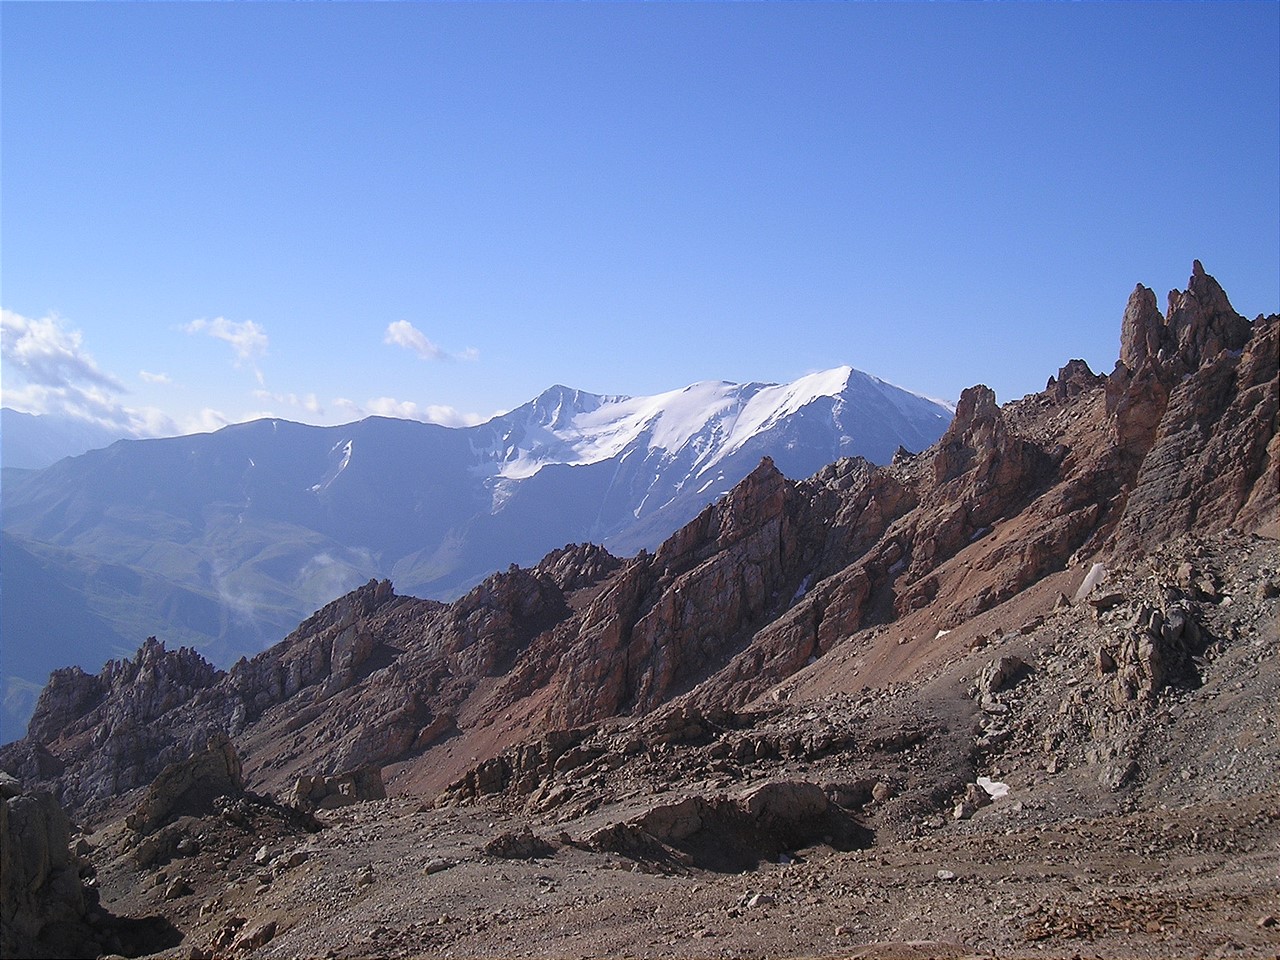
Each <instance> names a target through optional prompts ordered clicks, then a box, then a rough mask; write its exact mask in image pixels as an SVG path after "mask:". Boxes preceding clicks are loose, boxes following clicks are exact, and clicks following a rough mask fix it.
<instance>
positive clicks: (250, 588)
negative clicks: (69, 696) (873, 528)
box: [0, 367, 951, 733]
mask: <svg viewBox="0 0 1280 960" xmlns="http://www.w3.org/2000/svg"><path fill="white" fill-rule="evenodd" d="M950 418H951V411H950V409H949V408H947V407H944V406H943V405H941V404H938V403H936V402H934V401H930V400H926V399H924V398H922V397H919V396H916V395H914V394H911V393H908V392H906V391H903V390H901V389H899V388H896V387H893V386H891V385H889V384H886V383H883V382H882V381H879V380H876V379H875V378H872V377H869V376H867V375H865V374H862V373H859V372H857V371H855V370H852V369H850V368H848V367H842V368H838V369H835V370H830V371H826V372H824V373H819V374H813V375H810V376H807V377H804V378H802V379H800V380H797V381H796V382H794V383H791V384H783V385H775V384H758V383H752V384H732V383H724V382H707V383H698V384H694V385H692V386H689V387H686V388H684V389H682V390H675V391H671V392H669V393H665V394H660V395H658V396H653V397H638V398H626V397H607V396H599V395H594V394H588V393H584V392H582V391H578V390H572V389H570V388H567V387H563V386H556V387H552V388H551V389H549V390H547V391H546V392H544V393H543V394H541V395H540V396H538V397H537V398H535V399H534V400H532V401H530V402H529V403H527V404H525V405H523V406H521V407H519V408H517V409H515V410H513V411H511V412H510V413H508V414H505V415H503V416H500V417H496V418H494V419H493V420H491V421H489V422H488V423H485V424H482V425H479V426H476V427H468V428H448V427H442V426H438V425H434V424H424V423H418V422H414V421H405V420H392V419H385V418H376V417H375V418H370V419H367V420H362V421H359V422H357V423H352V424H347V425H344V426H340V427H314V426H305V425H302V424H297V423H291V422H288V421H285V420H260V421H256V422H254V423H246V424H238V425H235V426H230V427H227V428H225V429H223V430H220V431H217V432H216V433H212V434H200V435H193V436H186V437H174V438H167V439H156V440H132V441H121V442H117V443H115V444H113V445H112V446H110V447H109V448H106V449H101V450H94V451H90V452H88V453H86V454H84V455H82V456H78V457H74V458H71V459H65V460H62V461H60V462H58V463H56V464H54V465H52V466H50V467H48V468H47V469H44V470H41V471H38V472H33V473H30V474H23V475H18V476H16V477H13V476H11V478H10V479H7V481H6V488H5V491H4V498H3V525H4V528H5V530H6V531H7V532H9V533H10V534H13V535H16V536H18V537H20V538H22V543H23V545H24V549H25V550H27V551H28V552H31V551H36V550H37V549H40V547H41V545H43V548H44V549H43V552H42V553H41V562H42V564H43V569H44V570H45V571H46V574H47V575H48V576H51V577H54V578H55V579H56V580H57V581H58V582H59V583H60V584H62V585H63V587H64V588H65V590H66V596H65V597H64V598H63V601H62V603H61V604H60V609H62V610H64V611H72V610H78V611H79V612H80V614H83V615H90V614H91V615H92V616H95V617H99V618H101V620H102V621H103V622H104V623H105V624H107V625H109V627H110V629H111V630H113V631H114V632H115V633H116V634H118V635H123V636H125V637H128V638H129V639H130V640H131V642H132V643H136V642H137V641H139V640H141V639H142V638H143V637H145V636H146V635H148V634H156V635H158V636H160V637H161V638H166V637H167V638H171V639H172V640H174V641H177V642H182V643H188V644H191V645H194V646H198V647H199V648H200V649H201V650H202V652H204V653H206V655H209V656H210V657H211V658H213V659H215V660H217V661H219V662H224V663H225V662H229V661H230V659H233V658H234V657H235V656H237V655H239V654H252V653H255V652H257V651H258V650H260V649H262V648H263V647H264V646H266V645H267V644H269V643H271V642H274V641H275V640H278V639H279V638H280V637H281V636H283V635H284V633H285V632H286V631H287V630H288V629H289V627H290V626H291V625H292V624H295V623H296V622H297V621H298V620H299V619H301V618H302V617H304V616H305V615H307V614H308V613H310V612H311V611H313V610H315V609H316V608H318V607H320V606H321V605H323V604H324V603H326V602H327V601H329V600H331V599H332V598H333V597H335V596H338V595H339V594H341V593H343V592H345V591H347V590H350V589H352V588H354V587H355V586H357V585H359V584H361V583H364V582H365V581H367V580H369V579H370V578H374V577H378V578H383V577H385V578H390V579H391V580H393V581H394V582H395V584H396V587H397V589H398V590H399V591H401V592H402V593H407V594H415V595H418V596H424V597H437V598H452V597H455V596H457V595H459V594H460V593H462V592H463V591H465V590H466V589H467V588H469V587H470V586H472V585H474V584H475V583H477V582H478V581H479V580H481V579H482V578H483V577H485V576H486V575H488V574H489V573H491V572H493V571H494V570H497V569H502V568H505V567H507V566H508V565H510V564H512V563H519V564H531V563H533V562H535V561H537V560H538V559H539V558H540V557H541V556H542V555H543V554H545V553H546V552H547V551H548V550H550V549H553V548H555V547H558V546H562V545H564V544H566V543H571V542H582V541H592V542H596V543H603V544H604V545H606V546H607V547H609V548H610V549H611V550H613V551H614V552H615V553H619V554H629V553H634V552H636V551H638V550H639V549H641V548H654V547H656V546H657V545H658V544H659V543H660V542H661V541H662V540H663V539H664V538H665V537H666V536H668V535H669V534H670V533H671V532H672V531H674V530H676V529H678V528H679V527H680V526H681V525H682V524H684V523H686V522H687V521H688V520H690V519H691V518H693V517H694V516H696V515H697V513H698V512H699V511H700V510H701V509H702V508H703V507H705V506H706V505H707V504H708V503H710V502H712V501H713V500H715V499H716V498H717V497H719V496H721V495H722V494H724V493H726V492H727V491H728V490H729V489H730V488H732V487H733V485H734V484H736V483H737V482H738V481H740V480H741V479H742V478H743V477H744V476H746V475H747V474H748V473H749V472H750V471H751V469H752V468H754V467H755V466H756V465H757V464H758V463H759V461H760V458H761V457H762V456H765V455H768V456H770V457H772V458H773V460H774V462H775V463H776V464H777V466H778V468H779V469H780V470H781V471H783V472H784V473H785V474H787V475H788V476H791V477H793V478H802V477H805V476H808V475H810V474H812V473H813V472H815V471H816V470H818V469H819V468H821V467H822V466H824V465H825V464H827V463H829V462H831V461H833V460H835V459H837V458H839V457H842V456H852V455H860V456H864V457H867V458H868V459H871V460H875V461H879V462H887V461H888V460H889V459H890V458H891V457H892V455H893V453H894V451H895V450H896V449H897V448H898V446H899V445H904V446H906V447H908V448H910V449H913V450H920V449H923V448H925V447H927V446H929V445H930V444H932V443H933V442H934V441H935V440H937V438H938V437H940V436H941V435H942V433H943V431H944V430H945V429H946V426H947V424H948V423H949V421H950ZM17 542H18V541H6V543H5V552H6V556H5V563H4V565H3V573H2V574H0V575H2V576H3V580H4V594H5V596H4V599H5V615H6V629H5V646H6V651H8V650H9V649H15V650H25V649H27V648H30V647H39V646H41V645H43V644H45V643H46V642H47V635H48V631H49V624H48V618H47V614H46V613H45V612H44V611H43V610H42V608H40V607H39V606H38V605H37V604H36V603H35V601H34V598H32V597H30V596H29V595H28V592H27V591H25V590H21V589H15V586H14V583H15V582H16V581H15V579H14V578H15V577H16V576H17V574H18V571H19V570H20V569H22V568H24V567H25V566H27V565H29V561H28V560H27V559H26V558H25V557H23V558H22V559H21V560H18V561H15V562H14V563H13V564H12V565H11V562H10V560H9V554H10V553H11V552H14V555H15V556H19V554H17V553H16V548H15V546H13V544H16V543H17ZM101 565H107V567H109V568H110V569H111V570H113V571H128V577H129V578H132V582H133V583H135V584H142V583H145V584H146V588H145V589H143V588H142V587H141V586H136V587H135V588H134V589H132V590H131V591H125V592H124V594H122V595H123V596H127V597H128V601H127V602H122V603H120V604H116V605H114V606H112V605H110V604H104V602H103V599H104V597H106V596H107V595H108V594H109V592H110V591H105V590H98V589H95V584H97V583H99V582H100V579H101V576H102V572H101V569H100V567H101ZM86 570H92V571H93V574H92V575H90V574H87V573H86ZM11 574H12V575H11ZM95 577H96V578H97V579H95ZM120 577H124V574H123V573H121V574H120ZM126 579H127V578H126ZM178 597H181V598H182V600H181V602H179V601H178V600H176V599H175V598H178ZM108 607H110V609H108ZM196 609H198V610H199V611H200V613H199V615H198V616H186V617H185V618H184V617H183V616H181V615H180V611H188V612H190V611H192V610H196ZM68 615H69V613H68ZM89 646H90V648H92V644H90V645H89ZM98 646H101V644H99V645H98ZM102 659H104V657H103V656H101V655H100V653H99V652H98V651H97V650H96V649H95V650H94V651H93V652H92V653H90V652H89V650H88V649H86V652H85V654H84V656H83V657H77V656H73V655H71V654H70V653H69V652H64V653H63V655H62V659H61V660H60V661H59V662H61V663H81V664H83V665H84V666H86V667H96V666H98V665H100V663H101V661H102ZM26 662H27V660H26V658H24V657H22V656H16V657H10V656H9V655H8V653H7V652H6V657H5V664H4V672H5V676H6V678H8V677H10V676H15V677H19V678H20V679H21V680H22V681H25V682H27V683H34V684H40V683H43V681H44V680H45V677H44V676H39V675H31V676H28V675H25V674H20V673H16V672H13V671H11V669H10V663H15V664H24V663H26ZM6 682H7V681H6ZM6 733H7V730H6Z"/></svg>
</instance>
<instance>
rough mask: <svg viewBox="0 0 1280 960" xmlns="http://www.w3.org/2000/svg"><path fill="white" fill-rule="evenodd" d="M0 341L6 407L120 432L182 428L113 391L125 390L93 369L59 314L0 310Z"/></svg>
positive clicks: (147, 433) (80, 340)
mask: <svg viewBox="0 0 1280 960" xmlns="http://www.w3.org/2000/svg"><path fill="white" fill-rule="evenodd" d="M0 344H2V348H0V353H2V354H3V358H4V362H5V364H6V366H7V367H8V368H9V375H8V376H6V378H5V383H4V405H5V406H7V407H11V408H13V409H14V410H19V411H21V412H23V413H33V414H41V415H51V416H59V417H69V418H71V419H73V420H83V421H84V422H86V423H92V424H94V425H96V426H99V427H105V428H107V429H108V430H114V431H117V432H118V433H119V434H120V435H122V436H133V437H160V436H173V435H174V434H176V433H180V432H182V431H181V428H180V427H179V425H178V424H177V423H176V422H175V421H174V420H173V418H171V417H170V416H169V415H168V414H166V413H164V412H163V411H161V410H158V409H156V408H155V407H140V408H139V407H126V406H124V405H123V404H122V403H121V402H120V401H119V399H118V395H119V394H122V393H127V392H128V390H127V388H126V387H125V385H124V384H123V383H122V382H121V381H120V380H119V379H118V378H117V377H115V376H113V375H112V374H110V373H107V372H106V371H104V370H101V369H99V367H98V365H97V363H95V362H94V360H93V358H92V357H91V356H89V354H88V353H87V352H86V351H85V349H84V335H83V334H82V333H81V332H80V331H79V330H76V329H73V328H71V327H69V326H68V325H67V324H66V323H65V322H64V321H63V320H62V319H61V318H60V317H57V316H48V317H44V318H42V319H40V320H32V319H30V318H28V317H24V316H22V315H20V314H17V313H14V312H13V311H12V310H0ZM140 376H141V377H142V379H144V380H146V379H147V378H148V376H152V377H157V376H163V375H162V374H160V375H157V374H150V375H148V374H146V372H145V371H143V373H141V374H140ZM15 380H16V381H17V383H16V384H15ZM167 380H168V378H167V377H165V382H167ZM152 382H159V381H152Z"/></svg>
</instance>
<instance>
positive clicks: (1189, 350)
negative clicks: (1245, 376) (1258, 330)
mask: <svg viewBox="0 0 1280 960" xmlns="http://www.w3.org/2000/svg"><path fill="white" fill-rule="evenodd" d="M1249 330H1250V327H1249V321H1248V320H1246V319H1245V318H1244V317H1242V316H1240V314H1238V313H1236V311H1235V309H1234V308H1233V307H1232V306H1231V301H1230V300H1228V299H1227V295H1226V293H1225V292H1224V291H1223V289H1222V287H1221V286H1219V284H1218V281H1217V280H1215V279H1214V278H1213V277H1211V276H1210V275H1209V274H1207V273H1205V270H1204V266H1203V265H1202V264H1201V263H1200V261H1199V260H1196V261H1194V262H1193V263H1192V264H1191V279H1190V280H1189V281H1188V282H1187V289H1186V290H1171V291H1169V306H1168V309H1167V310H1166V312H1165V315H1164V316H1163V317H1162V316H1161V315H1160V312H1159V310H1157V309H1156V296H1155V293H1154V292H1153V291H1152V290H1150V289H1149V288H1147V287H1144V286H1143V285H1142V284H1138V286H1137V287H1136V288H1135V289H1134V291H1133V293H1132V294H1130V296H1129V303H1128V304H1127V305H1126V306H1125V310H1124V319H1123V321H1122V322H1121V325H1120V362H1121V363H1122V364H1124V365H1125V367H1127V368H1128V369H1129V371H1130V372H1137V371H1138V370H1139V369H1140V368H1141V367H1142V365H1143V364H1144V363H1145V362H1147V361H1148V360H1150V361H1152V362H1155V363H1159V364H1161V365H1162V366H1163V365H1170V364H1175V363H1176V365H1178V366H1180V367H1181V369H1180V370H1178V371H1175V375H1180V374H1181V373H1184V372H1186V371H1187V370H1194V369H1195V368H1196V367H1198V366H1200V364H1201V363H1202V362H1204V361H1205V360H1208V359H1211V358H1212V357H1215V356H1217V354H1218V353H1220V352H1221V351H1223V350H1239V349H1240V348H1241V347H1243V346H1244V344H1245V342H1246V341H1248V339H1249Z"/></svg>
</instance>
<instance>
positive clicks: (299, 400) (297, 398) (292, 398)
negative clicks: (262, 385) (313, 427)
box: [253, 390, 324, 416]
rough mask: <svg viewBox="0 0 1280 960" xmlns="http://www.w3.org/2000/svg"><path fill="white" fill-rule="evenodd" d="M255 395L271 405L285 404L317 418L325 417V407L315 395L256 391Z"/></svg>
mask: <svg viewBox="0 0 1280 960" xmlns="http://www.w3.org/2000/svg"><path fill="white" fill-rule="evenodd" d="M253 395H254V396H255V397H257V398H258V399H259V400H267V401H269V402H271V403H283V404H285V405H287V406H290V407H297V408H299V409H301V410H305V411H307V413H312V414H315V415H316V416H324V407H323V406H321V405H320V401H319V400H318V399H317V398H316V395H315V394H314V393H306V394H297V393H273V392H271V391H270V390H255V391H253Z"/></svg>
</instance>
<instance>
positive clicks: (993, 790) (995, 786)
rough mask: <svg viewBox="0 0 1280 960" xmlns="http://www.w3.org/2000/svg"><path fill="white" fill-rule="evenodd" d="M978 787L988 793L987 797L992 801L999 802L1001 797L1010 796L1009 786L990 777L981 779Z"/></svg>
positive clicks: (978, 781)
mask: <svg viewBox="0 0 1280 960" xmlns="http://www.w3.org/2000/svg"><path fill="white" fill-rule="evenodd" d="M977 783H978V786H980V787H981V788H982V789H983V790H985V791H987V796H989V797H990V798H991V799H992V800H999V799H1000V798H1001V797H1004V796H1008V793H1009V785H1008V784H1007V783H1001V782H1000V781H999V780H992V779H991V778H990V777H979V778H978V780H977Z"/></svg>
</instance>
